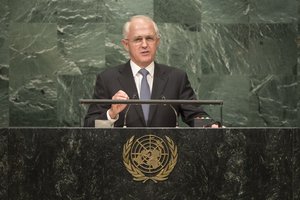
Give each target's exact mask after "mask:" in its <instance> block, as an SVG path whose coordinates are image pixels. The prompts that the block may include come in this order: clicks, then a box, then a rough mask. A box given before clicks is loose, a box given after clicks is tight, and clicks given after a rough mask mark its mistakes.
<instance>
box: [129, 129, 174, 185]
mask: <svg viewBox="0 0 300 200" xmlns="http://www.w3.org/2000/svg"><path fill="white" fill-rule="evenodd" d="M177 158H178V152H177V146H176V144H175V143H174V142H173V140H172V139H171V138H170V137H168V136H165V137H164V139H162V138H160V137H158V136H156V135H152V134H150V135H144V136H141V137H139V138H137V139H135V136H132V137H131V138H130V139H128V140H127V141H126V143H125V144H124V145H123V163H124V166H125V167H126V169H127V171H128V172H129V173H130V174H131V175H132V176H133V180H134V181H142V182H143V183H145V182H146V181H148V180H152V181H154V182H155V183H157V182H159V181H165V180H167V179H168V176H169V175H170V173H171V172H172V171H173V169H174V167H175V165H176V163H177Z"/></svg>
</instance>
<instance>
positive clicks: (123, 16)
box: [105, 0, 153, 32]
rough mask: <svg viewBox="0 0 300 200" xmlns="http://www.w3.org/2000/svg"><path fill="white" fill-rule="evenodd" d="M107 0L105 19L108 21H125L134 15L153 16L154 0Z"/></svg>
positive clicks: (115, 22) (114, 22)
mask: <svg viewBox="0 0 300 200" xmlns="http://www.w3.org/2000/svg"><path fill="white" fill-rule="evenodd" d="M105 1H106V3H105V5H106V10H105V13H106V17H105V20H106V22H108V23H113V24H118V23H124V22H126V21H127V20H128V19H129V18H130V17H131V16H133V15H148V16H149V17H153V0H144V1H141V0H117V1H110V0H105ZM121 32H122V31H121Z"/></svg>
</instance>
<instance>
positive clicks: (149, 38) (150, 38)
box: [146, 37, 154, 42]
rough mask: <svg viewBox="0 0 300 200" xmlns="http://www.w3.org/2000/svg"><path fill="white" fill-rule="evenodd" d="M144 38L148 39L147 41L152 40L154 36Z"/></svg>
mask: <svg viewBox="0 0 300 200" xmlns="http://www.w3.org/2000/svg"><path fill="white" fill-rule="evenodd" d="M146 40H147V41H149V42H152V41H154V38H153V37H146Z"/></svg>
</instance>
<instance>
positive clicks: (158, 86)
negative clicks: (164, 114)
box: [148, 63, 168, 125]
mask: <svg viewBox="0 0 300 200" xmlns="http://www.w3.org/2000/svg"><path fill="white" fill-rule="evenodd" d="M167 82H168V74H167V72H166V70H165V68H162V67H161V65H159V64H157V63H155V67H154V78H153V86H152V94H151V99H163V98H164V93H163V92H164V90H165V87H166V84H167ZM157 108H158V106H157V105H151V106H150V113H149V121H148V125H150V124H151V121H152V119H153V117H154V115H155V113H156V111H157Z"/></svg>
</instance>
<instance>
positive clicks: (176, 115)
mask: <svg viewBox="0 0 300 200" xmlns="http://www.w3.org/2000/svg"><path fill="white" fill-rule="evenodd" d="M161 99H162V100H166V97H165V96H162V97H161ZM166 105H167V104H164V106H166ZM168 105H169V107H170V108H172V110H173V111H174V114H175V117H176V125H175V128H179V122H178V121H179V120H178V113H177V111H176V109H175V108H174V106H173V105H172V104H168Z"/></svg>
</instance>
